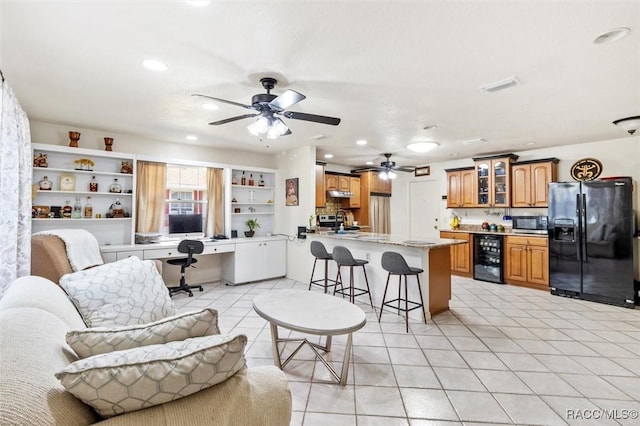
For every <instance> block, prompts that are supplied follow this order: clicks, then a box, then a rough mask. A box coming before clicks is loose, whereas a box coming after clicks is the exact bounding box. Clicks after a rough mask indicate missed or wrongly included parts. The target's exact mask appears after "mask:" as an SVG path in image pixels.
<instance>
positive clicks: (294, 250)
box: [275, 146, 316, 282]
mask: <svg viewBox="0 0 640 426" xmlns="http://www.w3.org/2000/svg"><path fill="white" fill-rule="evenodd" d="M315 164H316V150H315V147H314V146H303V147H300V148H296V149H293V150H290V151H286V152H283V153H282V154H280V155H278V167H277V168H278V175H279V182H276V192H277V193H276V199H275V202H276V206H275V213H276V214H275V216H276V222H275V233H279V234H286V235H288V236H290V238H289V241H288V243H287V277H288V278H290V279H293V280H297V281H302V282H306V281H308V280H309V273H310V272H311V264H308V263H309V262H306V261H303V260H302V259H306V254H307V252H308V251H309V242H308V241H307V240H298V239H297V238H295V236H296V235H297V231H298V226H309V216H310V215H312V214H315V210H316V195H315V187H316V183H315V182H316V175H315ZM290 178H298V179H299V181H298V205H297V206H285V197H284V182H285V179H290Z"/></svg>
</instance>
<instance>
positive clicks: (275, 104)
mask: <svg viewBox="0 0 640 426" xmlns="http://www.w3.org/2000/svg"><path fill="white" fill-rule="evenodd" d="M260 83H262V87H264V88H265V90H266V91H267V93H259V94H257V95H254V96H253V97H252V98H251V105H246V104H241V103H239V102H234V101H229V100H227V99H220V98H215V97H213V96H208V95H200V94H197V93H196V94H194V95H192V96H201V97H203V98H207V99H213V100H214V101H218V102H224V103H226V104H230V105H236V106H239V107H242V108H245V109H250V110H253V111H256V112H257V114H243V115H238V116H236V117H230V118H225V119H224V120H218V121H213V122H211V123H209V124H211V125H213V126H218V125H220V124H226V123H231V122H233V121H237V120H242V119H245V118H256V120H255V121H254V122H253V123H251V124H250V125H249V126H247V128H248V129H249V131H250V132H251V133H253V134H254V135H257V136H259V135H264V134H266V135H267V137H268V138H271V139H273V138H276V137H278V136H283V135H290V134H291V130H289V128H288V127H287V126H286V124H284V122H283V121H282V120H281V119H280V116H282V117H285V118H291V119H293V120H304V121H312V122H314V123H321V124H330V125H332V126H337V125H338V124H340V119H339V118H334V117H326V116H324V115H316V114H306V113H302V112H294V111H285V110H286V109H287V108H289V107H291V106H293V105H295V104H297V103H298V102H300V101H302V100H304V99H305V98H306V96H305V95H303V94H302V93H298V92H296V91H295V90H286V91H285V92H284V93H283V94H281V95H279V96H276V95H272V94H271V90H272V89H273V88H274V87H275V86H276V84H278V81H277V80H276V79H275V78H271V77H264V78H261V79H260Z"/></svg>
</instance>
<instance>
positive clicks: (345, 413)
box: [174, 277, 640, 426]
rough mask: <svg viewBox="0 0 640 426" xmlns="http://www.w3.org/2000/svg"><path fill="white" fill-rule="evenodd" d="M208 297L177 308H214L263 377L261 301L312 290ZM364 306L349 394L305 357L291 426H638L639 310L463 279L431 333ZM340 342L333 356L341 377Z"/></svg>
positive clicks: (268, 287) (297, 368) (228, 291)
mask: <svg viewBox="0 0 640 426" xmlns="http://www.w3.org/2000/svg"><path fill="white" fill-rule="evenodd" d="M204 287H205V291H203V292H198V291H196V292H194V297H192V298H190V297H187V296H186V294H177V295H175V296H174V302H175V303H176V305H177V306H178V308H179V309H180V311H188V310H194V309H198V308H202V307H213V308H215V309H217V310H218V312H219V313H220V328H221V330H222V331H223V332H227V333H244V334H246V335H247V337H248V338H249V343H248V345H247V350H246V357H247V363H248V365H249V366H257V365H271V364H272V363H273V361H272V357H271V337H270V334H269V327H268V326H267V323H266V322H265V321H264V320H263V319H262V318H260V317H259V316H257V315H256V313H255V312H254V311H253V309H252V299H253V297H254V296H255V295H256V294H259V293H262V292H265V291H272V290H276V289H283V288H300V289H306V288H307V284H304V283H299V282H295V281H291V280H288V279H281V280H272V281H264V282H260V283H254V284H246V285H241V286H225V285H223V284H221V283H219V282H217V283H212V284H207V285H205V286H204ZM313 291H319V290H313ZM365 301H366V300H365V299H363V302H365ZM358 305H359V306H360V307H361V308H362V309H363V310H364V311H365V312H366V313H367V324H366V326H365V327H364V328H363V329H361V330H360V331H358V332H357V333H355V334H354V346H353V356H352V362H353V364H352V366H351V369H350V371H349V381H348V384H347V386H344V387H342V386H339V385H337V384H334V383H333V382H331V381H330V379H331V376H330V375H329V373H328V371H327V370H326V369H325V367H324V366H323V365H322V363H320V362H319V361H316V360H315V358H314V354H313V353H312V352H311V351H310V350H306V348H305V349H303V350H302V351H301V352H300V353H299V354H298V355H296V358H295V359H294V360H292V361H291V363H290V364H289V365H288V366H287V367H286V368H285V373H286V374H287V376H288V378H289V382H290V387H291V391H292V396H293V416H292V421H291V424H292V425H304V426H316V425H322V426H324V425H358V426H365V425H367V426H369V425H380V426H383V425H384V426H395V425H405V426H406V425H411V426H423V425H435V424H447V425H452V424H459V425H460V424H465V425H467V424H533V425H565V424H578V425H582V424H593V425H608V424H613V425H615V424H627V425H640V419H639V418H637V417H636V416H637V415H638V413H639V412H640V310H638V309H636V310H630V309H624V308H618V307H614V306H609V305H604V304H599V303H593V302H586V301H581V300H573V299H566V298H561V297H556V296H551V295H550V294H548V293H546V292H543V291H538V290H531V289H526V288H519V287H514V286H507V285H497V284H491V283H485V282H481V281H474V280H471V279H464V278H459V277H454V278H453V299H452V300H451V304H450V306H451V310H450V311H449V312H446V313H443V314H440V315H438V316H436V317H434V318H433V319H432V320H430V321H429V322H428V324H422V323H420V322H418V321H410V323H409V326H410V331H409V333H405V330H404V320H403V318H402V317H399V316H397V315H396V314H394V313H386V312H385V314H384V315H383V316H382V322H381V323H378V321H377V317H376V314H375V312H373V310H372V309H371V307H370V306H369V305H368V304H366V303H358ZM341 338H342V337H340V338H335V339H334V343H333V349H332V352H331V353H330V354H329V355H328V358H329V359H331V360H334V361H336V366H337V367H338V368H339V367H340V362H341V360H342V354H343V353H344V352H343V351H344V342H345V340H344V339H342V340H341ZM285 350H286V349H285Z"/></svg>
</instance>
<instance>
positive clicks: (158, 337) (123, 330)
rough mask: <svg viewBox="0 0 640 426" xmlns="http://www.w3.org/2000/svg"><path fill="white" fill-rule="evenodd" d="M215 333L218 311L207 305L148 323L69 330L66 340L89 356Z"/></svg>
mask: <svg viewBox="0 0 640 426" xmlns="http://www.w3.org/2000/svg"><path fill="white" fill-rule="evenodd" d="M213 334H220V329H219V328H218V311H216V310H215V309H210V308H207V309H203V310H201V311H197V312H188V313H185V314H179V315H174V316H172V317H167V318H164V319H161V320H160V321H156V322H151V323H149V324H142V325H132V326H127V327H115V328H107V327H96V328H85V329H84V330H74V331H69V332H68V333H67V343H68V344H69V346H71V348H72V349H73V350H74V351H75V352H76V354H78V356H79V357H80V358H86V357H88V356H92V355H99V354H104V353H107V352H113V351H122V350H125V349H132V348H137V347H139V346H148V345H157V344H161V343H167V342H174V341H176V340H185V339H189V338H191V337H200V336H210V335H213Z"/></svg>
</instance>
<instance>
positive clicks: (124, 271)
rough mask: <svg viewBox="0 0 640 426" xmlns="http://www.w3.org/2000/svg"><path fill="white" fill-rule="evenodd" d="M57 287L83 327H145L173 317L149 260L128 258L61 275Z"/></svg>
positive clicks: (171, 308)
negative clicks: (59, 286)
mask: <svg viewBox="0 0 640 426" xmlns="http://www.w3.org/2000/svg"><path fill="white" fill-rule="evenodd" d="M60 285H61V286H62V288H63V289H64V290H65V291H66V292H67V294H68V295H69V297H70V298H71V301H72V302H73V304H74V305H76V308H77V309H78V312H80V315H82V319H83V320H84V322H85V324H86V325H87V327H101V326H104V327H110V326H114V325H115V326H117V325H135V324H146V323H149V322H152V321H158V320H160V319H162V318H166V317H168V316H170V315H175V314H176V308H175V306H174V304H173V301H172V300H171V297H169V291H167V287H166V286H165V284H164V281H163V280H162V276H161V275H160V274H159V273H158V269H157V268H156V265H155V264H154V262H153V261H152V260H140V259H138V258H137V257H135V256H131V257H128V258H126V259H123V260H119V261H117V262H113V263H106V264H104V265H100V266H96V267H95V268H91V269H87V270H84V271H78V272H74V273H72V274H66V275H63V276H62V278H60Z"/></svg>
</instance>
